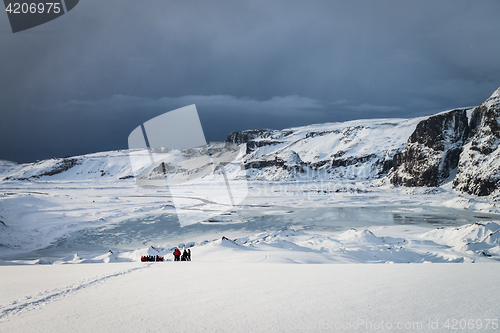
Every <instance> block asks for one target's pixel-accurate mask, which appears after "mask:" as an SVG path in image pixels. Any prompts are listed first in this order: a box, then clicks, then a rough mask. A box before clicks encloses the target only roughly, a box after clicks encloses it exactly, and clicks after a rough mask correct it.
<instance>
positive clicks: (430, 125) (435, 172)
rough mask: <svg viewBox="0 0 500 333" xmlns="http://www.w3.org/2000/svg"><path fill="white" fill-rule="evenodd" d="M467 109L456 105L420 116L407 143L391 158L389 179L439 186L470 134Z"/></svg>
mask: <svg viewBox="0 0 500 333" xmlns="http://www.w3.org/2000/svg"><path fill="white" fill-rule="evenodd" d="M469 133H470V128H469V125H468V119H467V110H466V109H458V110H453V111H450V112H446V113H442V114H438V115H435V116H432V117H429V118H427V119H425V120H422V121H421V122H420V123H418V125H417V127H416V129H415V131H414V132H413V133H412V135H411V136H410V138H409V139H408V144H407V146H406V147H405V148H404V149H403V151H401V153H398V154H395V155H394V157H393V160H392V164H393V171H392V174H391V175H390V180H391V183H393V184H396V185H403V186H439V185H441V184H442V182H443V181H444V180H445V179H447V178H448V177H449V176H450V171H451V170H453V169H455V168H456V167H457V165H458V161H459V156H460V152H461V151H462V146H463V145H464V144H465V142H466V141H467V138H468V137H469Z"/></svg>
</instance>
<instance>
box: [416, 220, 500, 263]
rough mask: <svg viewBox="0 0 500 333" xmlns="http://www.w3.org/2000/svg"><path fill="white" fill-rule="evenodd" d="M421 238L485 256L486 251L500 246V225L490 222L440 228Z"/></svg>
mask: <svg viewBox="0 0 500 333" xmlns="http://www.w3.org/2000/svg"><path fill="white" fill-rule="evenodd" d="M422 238H423V239H427V240H432V241H434V242H435V243H438V244H442V245H446V246H449V247H453V248H456V249H459V250H463V251H474V252H479V253H483V252H484V254H485V255H487V254H488V252H487V250H488V249H491V248H494V247H499V246H500V224H499V223H498V222H493V221H492V222H487V223H474V224H467V225H464V226H462V227H459V228H440V229H435V230H432V231H429V232H427V233H425V234H423V235H422ZM496 250H497V249H494V252H496Z"/></svg>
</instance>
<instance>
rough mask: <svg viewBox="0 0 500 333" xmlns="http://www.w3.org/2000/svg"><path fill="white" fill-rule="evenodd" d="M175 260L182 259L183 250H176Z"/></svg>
mask: <svg viewBox="0 0 500 333" xmlns="http://www.w3.org/2000/svg"><path fill="white" fill-rule="evenodd" d="M174 261H181V251H180V250H179V249H178V248H175V251H174Z"/></svg>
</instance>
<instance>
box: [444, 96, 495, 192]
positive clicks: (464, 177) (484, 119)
mask: <svg viewBox="0 0 500 333" xmlns="http://www.w3.org/2000/svg"><path fill="white" fill-rule="evenodd" d="M470 126H471V129H472V139H471V140H470V142H468V143H467V144H466V145H465V146H464V149H463V152H462V154H461V155H460V162H459V164H458V170H457V175H456V177H455V180H454V181H453V187H454V188H455V189H456V190H458V191H462V192H466V193H469V194H474V195H478V196H485V195H490V194H491V193H493V192H494V191H496V190H498V189H500V88H499V89H498V90H496V91H495V92H494V93H493V95H491V97H490V98H488V99H487V100H486V101H485V102H484V103H482V104H481V105H480V106H478V107H477V108H475V109H474V111H473V112H472V117H471V122H470Z"/></svg>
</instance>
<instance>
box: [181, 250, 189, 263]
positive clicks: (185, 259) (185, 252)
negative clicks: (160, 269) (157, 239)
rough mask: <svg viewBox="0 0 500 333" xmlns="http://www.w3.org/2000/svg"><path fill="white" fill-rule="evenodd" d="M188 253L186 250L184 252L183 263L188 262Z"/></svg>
mask: <svg viewBox="0 0 500 333" xmlns="http://www.w3.org/2000/svg"><path fill="white" fill-rule="evenodd" d="M188 260H189V259H188V253H187V251H186V250H184V252H182V261H188Z"/></svg>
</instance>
